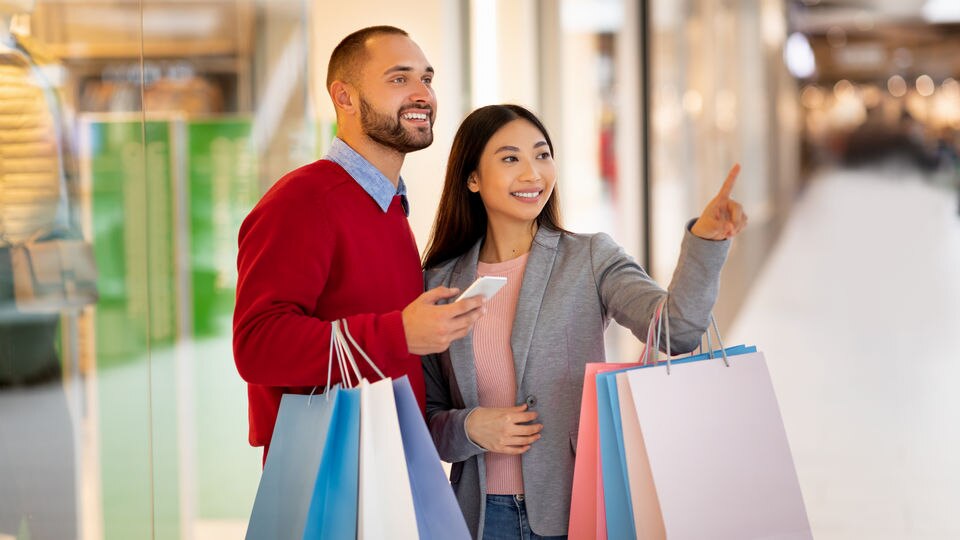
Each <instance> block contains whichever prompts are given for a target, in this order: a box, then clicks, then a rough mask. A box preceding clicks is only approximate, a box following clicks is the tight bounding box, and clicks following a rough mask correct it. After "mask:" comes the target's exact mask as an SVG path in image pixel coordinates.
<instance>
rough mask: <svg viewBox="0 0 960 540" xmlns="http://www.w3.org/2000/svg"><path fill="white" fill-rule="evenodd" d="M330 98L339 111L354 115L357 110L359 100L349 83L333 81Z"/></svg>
mask: <svg viewBox="0 0 960 540" xmlns="http://www.w3.org/2000/svg"><path fill="white" fill-rule="evenodd" d="M330 97H331V98H332V99H333V106H334V107H336V108H337V110H340V111H343V112H345V113H347V114H353V113H354V112H355V111H356V110H357V105H358V103H357V100H356V99H355V98H354V89H353V86H351V85H350V84H349V83H345V82H343V81H333V82H332V83H331V84H330Z"/></svg>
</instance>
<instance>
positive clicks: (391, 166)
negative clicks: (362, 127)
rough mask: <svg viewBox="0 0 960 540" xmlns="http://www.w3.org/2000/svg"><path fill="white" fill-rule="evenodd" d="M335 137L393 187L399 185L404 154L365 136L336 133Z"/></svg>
mask: <svg viewBox="0 0 960 540" xmlns="http://www.w3.org/2000/svg"><path fill="white" fill-rule="evenodd" d="M337 136H338V137H340V139H342V140H343V142H345V143H347V145H349V146H350V148H353V150H354V151H355V152H356V153H358V154H360V155H361V156H362V157H363V159H365V160H367V161H369V162H370V164H371V165H373V166H374V167H376V168H377V170H378V171H380V172H381V173H383V175H384V176H386V177H387V180H390V182H391V183H392V184H393V185H394V187H397V186H398V185H399V184H400V168H401V167H403V158H404V157H405V156H406V154H403V153H401V152H398V151H396V150H394V149H392V148H387V147H385V146H383V145H382V144H380V143H378V142H376V141H374V140H372V139H370V138H369V137H367V136H366V135H362V134H361V135H355V134H352V133H338V134H337Z"/></svg>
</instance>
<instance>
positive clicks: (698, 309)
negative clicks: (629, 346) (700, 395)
mask: <svg viewBox="0 0 960 540" xmlns="http://www.w3.org/2000/svg"><path fill="white" fill-rule="evenodd" d="M691 224H692V222H691V223H688V224H687V230H686V232H685V233H684V238H683V243H682V245H681V248H680V257H679V260H678V262H677V267H676V270H675V271H674V274H673V278H672V280H671V281H670V286H669V287H668V291H669V302H670V303H669V306H668V309H669V322H670V348H671V351H672V352H673V353H685V352H689V351H692V350H694V349H696V348H697V346H698V345H699V344H700V338H701V336H702V335H703V332H704V331H705V330H706V329H707V325H708V324H709V321H710V313H711V311H712V310H713V305H714V303H716V300H717V295H718V293H719V289H720V270H721V269H722V268H723V263H724V261H725V260H726V256H727V251H728V250H729V248H730V241H729V240H724V241H713V240H704V239H702V238H698V237H697V236H696V235H694V234H693V233H691V232H690V225H691ZM591 259H592V261H593V270H594V278H595V279H596V283H597V291H598V293H599V295H600V298H601V300H602V302H603V305H604V308H605V309H606V311H607V314H608V315H609V316H611V317H613V319H614V320H616V321H617V322H618V323H620V324H622V325H623V326H625V327H627V328H629V329H630V331H631V332H633V334H634V335H635V336H637V337H638V338H640V339H641V340H645V339H646V332H647V326H648V325H649V323H650V319H651V318H652V317H653V312H654V310H655V309H656V306H657V304H658V303H660V302H661V301H662V300H663V297H664V295H666V294H667V292H668V291H665V290H664V289H663V288H662V287H660V286H659V285H658V284H657V283H656V282H655V281H654V280H653V279H652V278H651V277H650V276H649V275H648V274H647V273H646V272H645V271H644V270H643V268H641V267H640V265H639V264H637V262H636V261H634V260H633V258H632V257H630V256H629V255H627V254H626V253H625V252H624V251H623V248H621V247H620V246H618V245H617V244H616V243H615V242H614V241H613V239H611V238H610V237H609V236H607V235H606V234H602V233H601V234H597V235H595V236H594V237H593V240H592V245H591ZM661 334H662V336H661V337H664V336H663V335H665V334H666V331H665V329H661ZM660 343H661V346H660V348H661V349H663V350H666V341H665V339H661V341H660Z"/></svg>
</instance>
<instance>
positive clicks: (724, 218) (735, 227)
mask: <svg viewBox="0 0 960 540" xmlns="http://www.w3.org/2000/svg"><path fill="white" fill-rule="evenodd" d="M738 174H740V164H736V165H734V166H733V168H732V169H730V172H729V173H728V174H727V179H726V180H725V181H724V182H723V186H721V187H720V192H719V193H717V196H716V197H714V198H713V199H712V200H711V201H710V202H709V203H707V207H706V208H704V209H703V213H702V214H700V218H699V219H697V222H696V223H694V224H693V227H691V228H690V232H692V233H693V234H695V235H697V236H699V237H700V238H703V239H704V240H726V239H728V238H733V237H734V236H736V235H737V234H738V233H739V232H740V231H742V230H743V228H744V227H746V225H747V214H745V213H744V212H743V207H742V206H740V203H738V202H737V201H735V200H733V199H731V198H730V193H731V192H732V191H733V185H734V184H735V183H736V182H737V175H738Z"/></svg>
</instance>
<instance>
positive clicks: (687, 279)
mask: <svg viewBox="0 0 960 540" xmlns="http://www.w3.org/2000/svg"><path fill="white" fill-rule="evenodd" d="M482 243H483V240H482V239H481V240H480V241H478V242H477V243H476V245H474V246H473V248H471V249H470V250H469V251H468V252H467V253H465V254H463V255H461V256H460V257H458V258H455V259H452V260H449V261H446V262H444V263H441V264H440V265H438V266H436V267H434V268H429V269H427V271H426V273H425V280H426V286H427V288H428V289H430V288H433V287H436V286H439V285H444V286H448V287H458V288H460V289H466V288H467V286H469V285H470V283H472V282H473V280H474V279H475V278H476V273H477V258H478V254H479V252H480V245H481V244H482ZM729 244H730V242H729V241H722V242H714V241H709V240H703V239H700V238H698V237H696V236H694V235H693V234H692V233H690V232H689V225H688V230H687V232H686V235H685V237H684V239H683V244H682V247H681V252H680V260H679V263H678V265H677V268H676V271H675V273H674V275H673V280H672V281H671V282H670V287H669V291H670V296H669V298H670V300H669V302H670V304H669V316H670V338H671V347H672V350H673V351H675V352H678V353H681V352H687V351H692V350H693V349H695V348H696V347H697V346H698V345H699V344H700V338H701V336H702V334H703V332H704V330H706V328H707V324H708V321H709V316H710V311H711V310H712V309H713V304H714V302H715V301H716V298H717V291H718V288H719V281H720V269H721V267H722V266H723V263H724V260H725V259H726V255H727V250H728V249H729ZM665 294H667V291H664V290H663V289H662V288H661V287H660V286H658V285H657V284H656V283H655V282H654V281H653V280H652V279H651V278H650V277H649V276H648V275H647V273H646V272H644V270H643V269H642V268H641V267H640V266H639V265H638V264H637V263H636V262H635V261H634V260H633V259H632V258H631V257H630V256H629V255H627V254H626V253H625V252H624V251H623V249H622V248H621V247H620V246H618V245H617V244H616V243H615V242H614V241H613V240H612V239H611V238H610V237H609V236H607V235H606V234H602V233H601V234H562V235H561V234H560V233H558V232H557V231H555V230H551V229H547V228H546V227H541V228H540V230H539V231H538V232H537V235H536V237H535V239H534V242H533V247H532V249H531V251H530V255H529V257H528V259H527V266H526V269H525V270H524V274H523V284H522V285H521V288H520V297H519V300H518V303H517V312H516V318H515V321H514V325H513V332H512V335H511V338H510V344H511V347H512V349H513V357H514V369H515V370H516V380H517V404H520V403H526V404H527V405H528V406H529V408H530V409H531V410H534V411H537V412H538V413H539V418H538V421H539V422H540V423H542V424H543V431H542V433H541V435H542V438H541V439H540V440H539V441H537V442H535V443H534V444H533V445H532V446H531V448H530V450H528V451H527V452H526V453H525V454H523V457H522V466H523V486H524V492H525V499H526V507H527V513H528V518H529V520H530V527H531V528H532V529H533V531H534V532H535V533H537V534H539V535H542V536H554V535H565V534H567V523H568V521H569V512H570V492H571V489H572V484H573V464H574V453H575V452H576V448H577V429H578V425H579V415H580V396H581V392H582V389H583V374H584V364H586V363H587V362H603V361H604V347H603V343H604V342H603V333H604V330H605V329H606V327H607V325H608V324H609V322H610V319H611V318H613V319H614V320H616V321H617V322H618V323H620V324H621V325H623V326H625V327H627V328H629V329H630V330H631V331H632V332H633V334H634V335H636V336H637V337H638V338H641V339H645V338H646V332H647V326H648V324H649V322H650V318H651V317H652V315H653V312H654V309H655V308H656V305H657V304H658V303H659V302H660V301H661V300H662V299H663V297H664V295H665ZM664 345H665V344H664ZM618 360H621V361H622V360H633V359H618ZM423 367H424V375H425V379H426V391H427V423H428V425H429V427H430V433H431V435H432V436H433V440H434V443H435V444H436V445H437V449H438V451H439V453H440V458H441V459H443V460H444V461H447V462H450V463H452V464H453V468H452V470H451V473H450V482H451V484H452V485H453V489H454V491H455V492H456V495H457V499H458V501H459V502H460V507H461V508H462V509H463V513H464V516H465V517H466V520H467V524H468V526H469V527H470V531H471V533H472V534H473V535H474V536H475V537H476V538H482V535H483V515H484V511H485V503H486V476H485V471H484V461H483V459H478V457H479V456H480V455H481V454H483V452H484V449H483V448H481V447H479V446H477V445H476V444H474V443H473V442H472V441H471V440H470V439H469V438H468V437H467V433H466V428H465V423H464V422H465V419H466V417H467V415H468V414H469V413H470V411H472V410H473V409H474V408H475V407H477V406H479V400H478V397H477V377H476V370H475V367H474V357H473V336H472V333H471V334H468V335H467V336H466V337H464V338H463V339H460V340H458V341H455V342H453V343H451V344H450V348H449V350H447V351H446V352H444V353H442V354H439V355H430V356H428V357H425V358H424V361H423Z"/></svg>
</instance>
